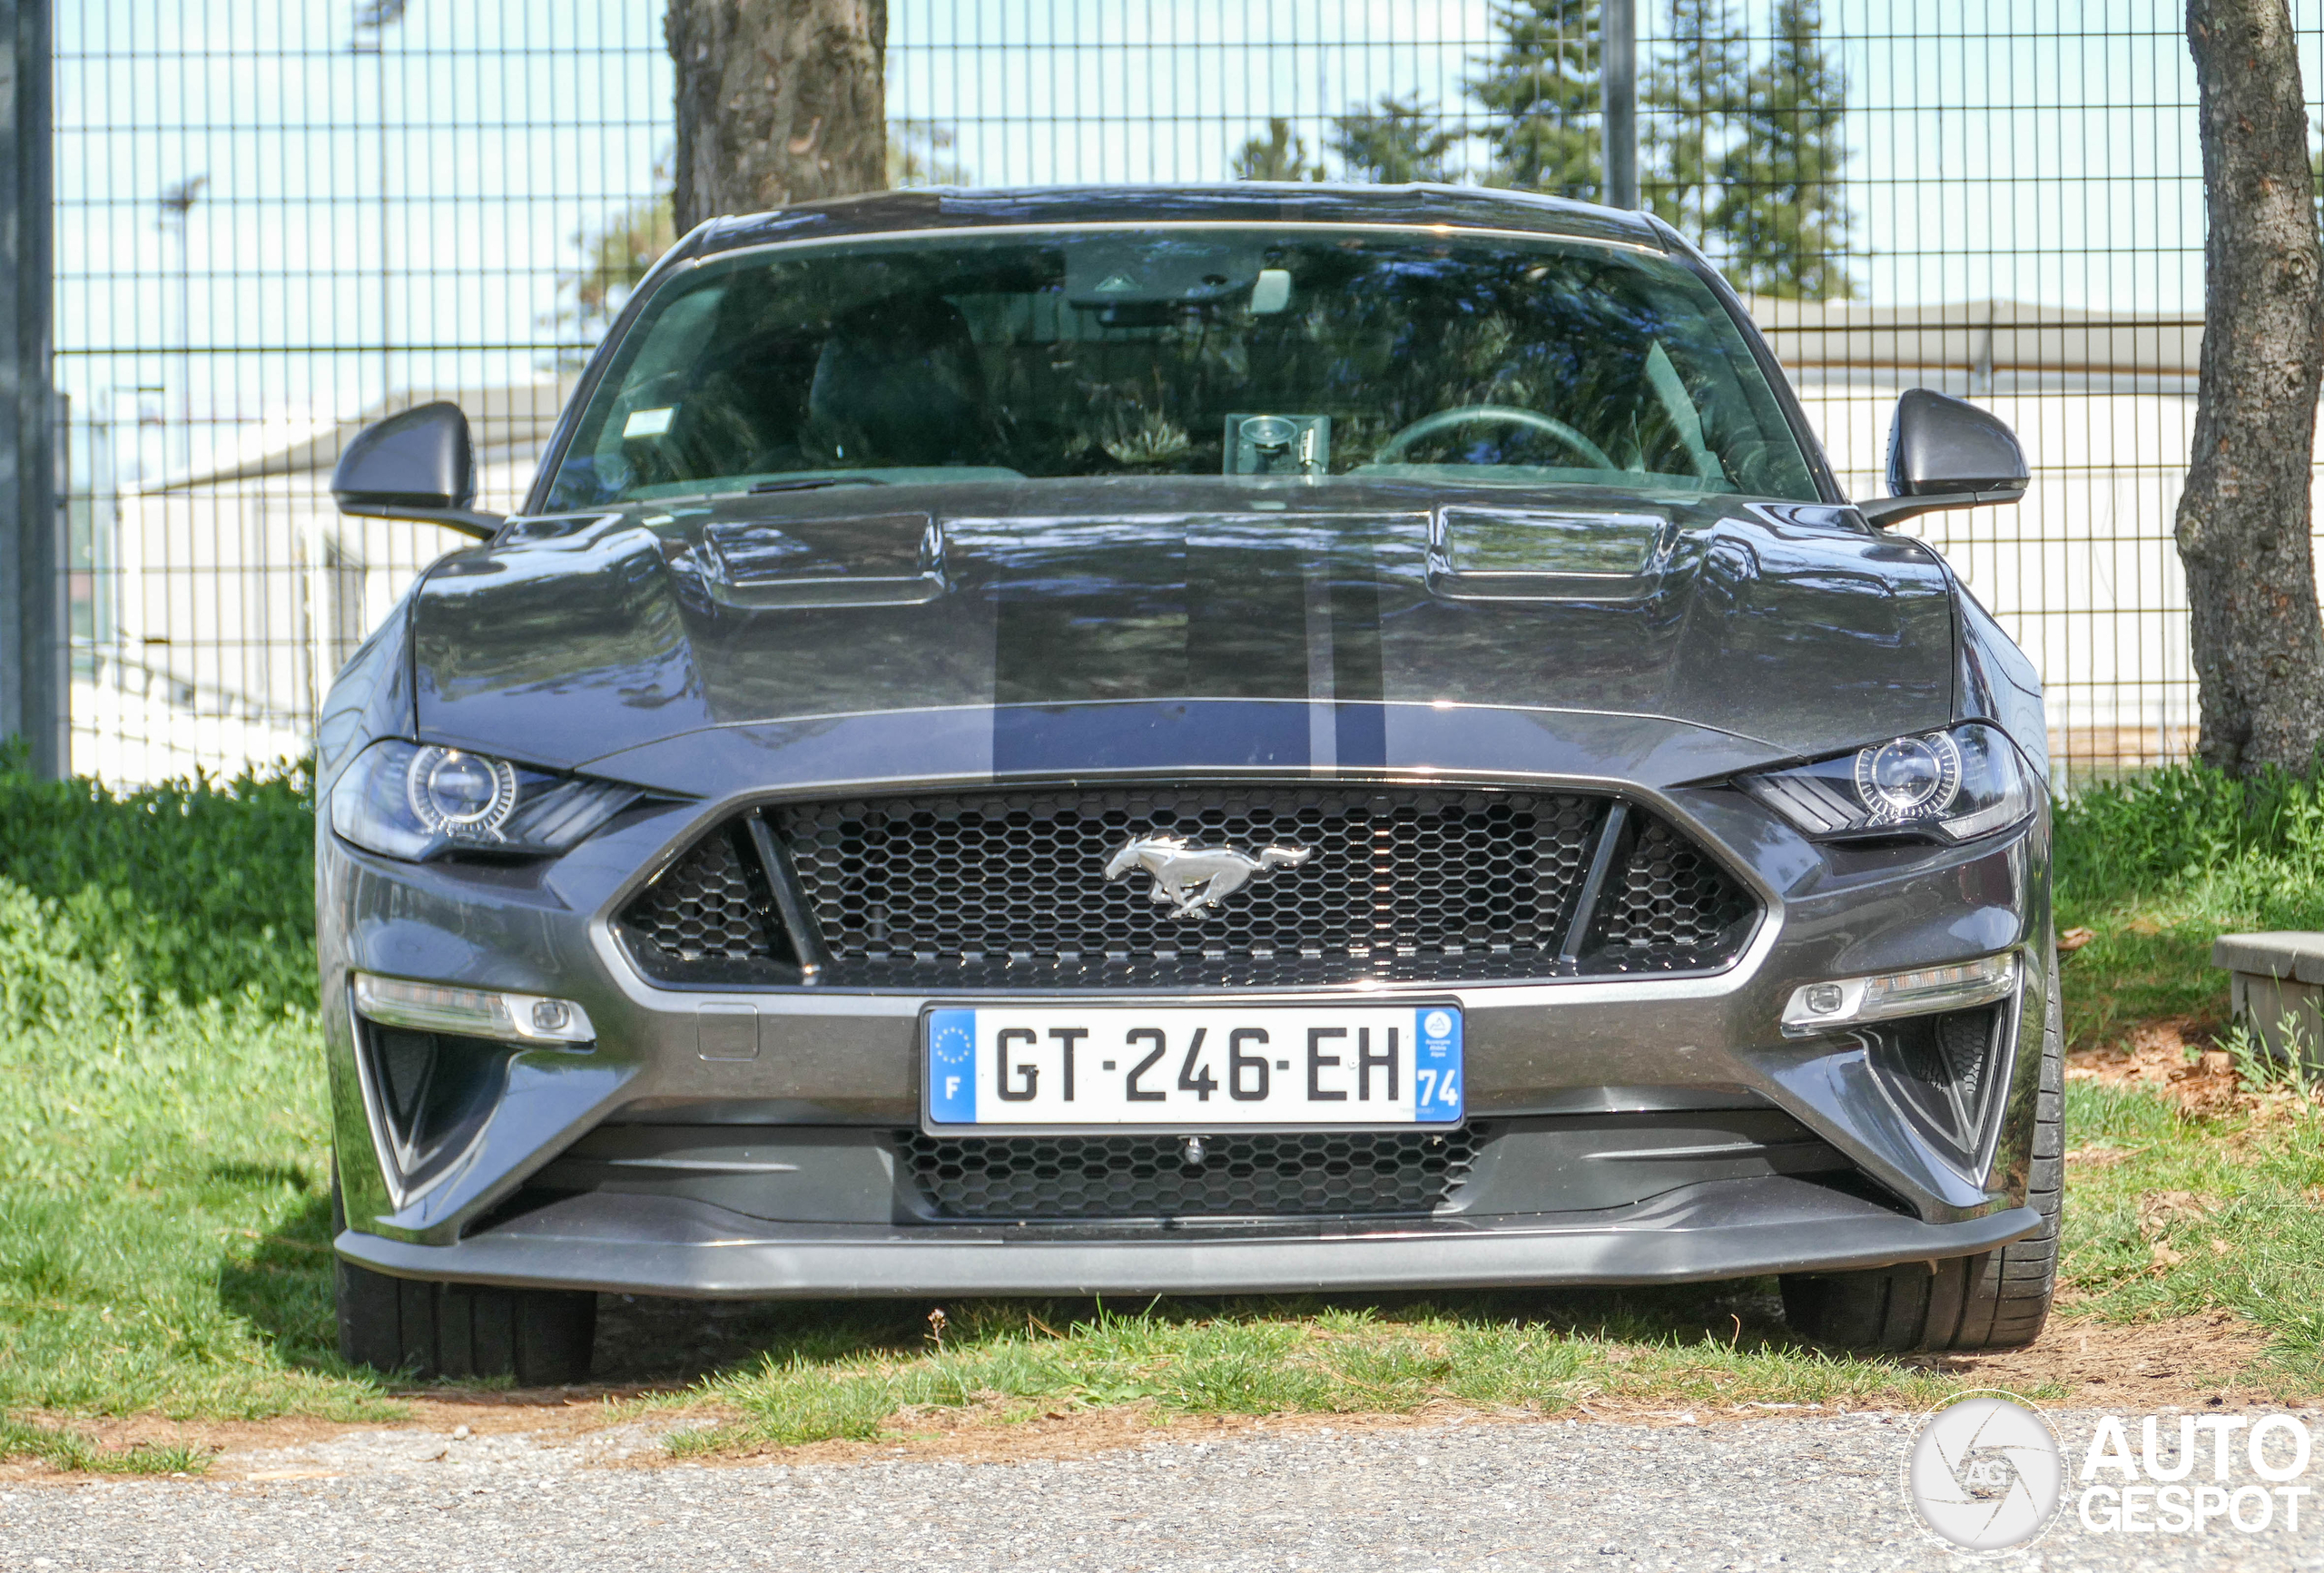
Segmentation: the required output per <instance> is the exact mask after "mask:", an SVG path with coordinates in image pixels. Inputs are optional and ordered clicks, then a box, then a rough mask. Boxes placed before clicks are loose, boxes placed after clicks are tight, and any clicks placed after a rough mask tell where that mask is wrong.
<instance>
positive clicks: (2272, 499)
mask: <svg viewBox="0 0 2324 1573" xmlns="http://www.w3.org/2000/svg"><path fill="white" fill-rule="evenodd" d="M2296 42H2297V41H2296V40H2295V38H2294V36H2293V34H2292V26H2291V16H2290V13H2289V11H2288V10H2287V8H2286V0H2188V5H2187V43H2188V45H2189V47H2190V48H2191V49H2192V51H2193V52H2194V56H2195V80H2196V83H2197V84H2198V86H2199V87H2200V88H2201V95H2202V104H2201V118H2200V121H2199V126H2200V129H2201V137H2202V147H2203V192H2204V201H2205V204H2206V208H2207V211H2208V212H2209V214H2210V219H2211V229H2210V233H2209V235H2208V237H2207V238H2206V239H2205V241H2204V243H2203V310H2204V327H2203V354H2202V367H2201V377H2202V380H2201V389H2200V394H2199V397H2198V399H2197V402H2196V407H2195V438H2194V456H2193V457H2194V462H2193V463H2192V465H2191V467H2189V469H2188V471H2187V489H2186V491H2185V493H2184V494H2183V495H2182V496H2181V497H2180V499H2179V521H2178V537H2179V557H2180V561H2181V563H2183V564H2184V565H2185V566H2186V570H2187V601H2188V605H2189V608H2190V610H2191V613H2192V618H2191V624H2192V627H2191V632H2192V634H2193V640H2194V652H2195V675H2196V678H2197V681H2198V683H2199V684H2200V691H2201V701H2202V736H2201V743H2200V747H2201V752H2202V756H2203V758H2204V759H2205V760H2207V761H2209V762H2211V763H2212V764H2214V765H2217V766H2219V767H2220V768H2221V769H2222V770H2228V771H2233V772H2238V773H2240V774H2250V773H2252V772H2257V771H2260V770H2261V769H2263V768H2265V767H2266V766H2269V765H2280V766H2282V767H2284V768H2285V769H2287V770H2296V771H2306V770H2309V768H2311V766H2312V764H2313V763H2314V761H2315V757H2316V749H2317V745H2318V743H2319V742H2324V624H2319V621H2318V615H2317V604H2316V565H2315V554H2314V550H2313V547H2312V545H2311V543H2310V541H2309V522H2308V521H2309V460H2310V457H2311V455H2312V452H2313V450H2314V447H2315V440H2316V390H2317V377H2318V373H2319V369H2324V301H2320V300H2319V290H2324V251H2319V246H2318V241H2317V229H2316V206H2315V199H2314V197H2313V196H2312V195H2311V193H2310V187H2309V182H2310V179H2311V176H2310V173H2309V163H2308V117H2307V113H2306V110H2305V107H2304V105H2305V99H2304V97H2303V95H2302V93H2301V92H2300V82H2299V54H2298V53H2297V50H2296Z"/></svg>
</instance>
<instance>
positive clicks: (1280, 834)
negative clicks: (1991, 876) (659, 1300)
mask: <svg viewBox="0 0 2324 1573" xmlns="http://www.w3.org/2000/svg"><path fill="white" fill-rule="evenodd" d="M1609 809H1610V801H1609V800H1606V799H1603V798H1594V797H1588V796H1582V795H1578V794H1565V793H1549V792H1524V791H1462V790H1456V789H1434V788H1408V787H1369V788H1368V787H1354V786H1349V787H1339V786H1329V785H1320V784H1319V785H1313V786H1310V785H1304V784H1303V785H1298V786H1244V785H1234V786H1228V785H1215V786H1188V787H1151V788H1138V787H1122V788H1116V789H1110V790H1102V791H1017V792H1010V791H993V792H986V793H963V794H955V795H947V796H928V797H911V798H881V799H858V800H852V801H831V802H822V803H791V804H779V805H774V806H771V807H769V808H767V809H765V810H763V811H761V812H762V813H763V816H764V818H765V821H766V824H765V825H764V826H763V827H754V826H753V822H752V820H751V819H749V818H747V817H746V818H744V819H743V820H739V821H734V822H733V823H730V824H728V825H725V826H722V827H720V828H719V829H717V830H715V831H712V832H711V833H710V834H709V835H707V836H706V837H704V839H703V840H702V841H700V842H699V843H697V844H696V845H695V846H694V848H693V849H691V850H689V851H688V852H687V853H686V854H685V855H684V857H682V858H680V859H679V860H678V861H677V862H676V863H675V864H674V865H673V866H672V867H671V868H670V870H668V871H667V872H665V873H664V874H663V875H662V876H661V877H660V879H658V880H656V881H655V883H654V884H653V885H652V886H650V887H649V888H648V889H647V890H645V892H644V893H643V894H642V895H641V896H639V897H638V899H637V900H635V901H634V902H632V903H631V905H630V907H629V909H628V910H627V911H626V912H625V913H624V915H623V917H624V921H623V926H622V927H623V933H624V936H625V939H627V941H628V943H629V946H630V949H631V953H632V955H633V956H635V958H636V959H637V961H638V964H639V966H640V968H641V969H642V970H644V971H645V973H646V974H647V975H648V976H650V977H653V978H656V979H658V980H661V981H665V982H669V983H674V984H679V985H694V986H699V987H714V986H720V985H730V984H737V985H747V984H764V983H776V984H781V983H797V982H800V981H802V979H803V976H804V974H803V972H802V970H801V968H800V967H799V965H798V963H799V961H800V959H801V958H802V956H805V957H806V958H807V959H812V960H813V961H815V962H816V963H817V965H818V968H819V972H818V974H817V976H818V977H819V979H820V980H821V981H822V982H824V983H827V984H832V985H837V986H840V987H853V988H921V989H938V988H1095V989H1114V988H1270V987H1316V986H1324V987H1329V986H1332V985H1335V984H1344V983H1350V982H1354V981H1356V980H1358V979H1361V978H1380V979H1384V980H1389V981H1414V982H1444V983H1452V982H1466V981H1489V980H1495V979H1503V978H1556V977H1569V976H1577V975H1583V976H1586V975H1603V974H1606V973H1622V972H1640V971H1662V972H1669V971H1694V970H1709V969H1713V968H1718V967H1721V966H1724V965H1726V964H1727V963H1728V962H1729V961H1731V960H1732V959H1734V957H1735V956H1736V954H1737V953H1738V951H1739V949H1741V946H1742V944H1743V942H1744V940H1745V939H1747V938H1748V934H1749V931H1750V929H1751V925H1752V923H1753V921H1754V920H1755V919H1756V917H1757V913H1758V907H1757V905H1756V904H1755V903H1754V902H1753V900H1751V899H1750V897H1749V896H1748V894H1747V893H1746V892H1745V890H1743V889H1742V887H1741V886H1739V885H1738V883H1737V882H1736V881H1735V880H1734V879H1733V877H1732V876H1731V875H1729V874H1728V872H1727V871H1726V870H1725V868H1724V867H1723V866H1722V865H1721V864H1720V863H1718V861H1717V860H1714V859H1713V858H1711V857H1710V856H1709V854H1707V853H1705V852H1703V851H1702V850H1699V849H1698V848H1697V847H1695V846H1694V845H1693V844H1692V843H1691V842H1689V841H1687V840H1686V839H1685V838H1684V837H1683V836H1681V835H1679V833H1678V832H1676V831H1673V830H1671V829H1670V828H1669V826H1667V825H1665V824H1663V823H1662V822H1661V821H1659V820H1656V819H1654V818H1652V817H1651V816H1649V815H1645V814H1641V813H1640V812H1638V811H1630V813H1629V815H1628V816H1627V817H1626V819H1625V820H1624V821H1623V824H1624V827H1625V828H1624V829H1623V830H1622V831H1621V833H1620V836H1619V838H1618V841H1617V843H1616V849H1615V854H1614V856H1613V859H1612V860H1611V863H1610V867H1609V870H1608V876H1607V879H1606V880H1605V883H1604V885H1603V887H1602V888H1601V890H1600V894H1599V897H1598V900H1597V901H1596V903H1595V906H1594V908H1593V914H1594V915H1593V917H1592V919H1591V920H1590V923H1589V924H1588V929H1589V942H1588V943H1587V944H1586V945H1581V946H1578V947H1575V948H1574V953H1573V954H1571V955H1569V954H1567V953H1566V950H1567V947H1566V945H1565V940H1566V937H1567V933H1568V930H1569V928H1570V927H1571V925H1572V924H1573V923H1574V922H1575V921H1576V916H1577V912H1578V909H1579V906H1580V903H1581V894H1582V887H1583V885H1584V883H1585V882H1586V878H1587V873H1588V870H1589V868H1590V863H1591V860H1592V857H1593V854H1594V852H1595V850H1596V848H1597V844H1598V841H1599V840H1600V835H1601V833H1602V831H1603V829H1604V827H1605V826H1606V825H1607V823H1608V819H1609ZM770 830H771V831H773V832H774V833H773V836H772V837H766V840H767V842H768V845H767V855H768V856H769V857H771V858H773V860H774V861H775V862H776V863H778V864H784V863H787V865H788V866H787V867H778V868H777V869H776V870H775V871H774V875H773V879H770V877H769V873H768V869H767V864H766V862H765V861H763V860H762V855H761V850H760V845H759V838H762V837H765V833H766V831H770ZM1153 835H1176V836H1180V837H1184V838H1187V840H1188V841H1192V842H1193V843H1194V844H1195V845H1196V846H1199V847H1205V848H1219V847H1223V848H1228V849H1232V850H1236V851H1239V852H1242V853H1245V854H1246V855H1247V854H1252V853H1256V852H1259V851H1261V850H1264V849H1265V848H1268V847H1271V846H1282V847H1296V848H1299V849H1302V850H1305V853H1306V856H1305V859H1304V860H1302V861H1300V862H1298V863H1296V864H1295V865H1294V866H1289V867H1275V868H1269V869H1266V870H1263V871H1261V872H1259V873H1257V874H1256V875H1255V876H1253V877H1252V878H1251V879H1250V880H1249V881H1248V882H1247V883H1246V884H1245V885H1243V887H1242V888H1241V889H1239V890H1236V891H1234V892H1232V893H1231V894H1230V895H1229V896H1227V897H1226V900H1225V902H1224V903H1223V905H1222V906H1221V907H1219V908H1217V909H1209V910H1206V911H1204V912H1201V913H1199V914H1197V915H1196V916H1194V917H1192V918H1188V919H1176V918H1173V917H1172V916H1171V915H1170V909H1169V907H1168V905H1167V903H1164V902H1158V901H1156V900H1153V899H1152V898H1151V896H1150V894H1149V892H1150V891H1151V890H1152V888H1153V883H1154V881H1153V880H1152V879H1151V877H1150V876H1148V875H1147V874H1146V873H1144V872H1143V871H1142V870H1136V869H1132V870H1126V871H1125V872H1124V873H1123V874H1122V875H1121V876H1120V877H1118V878H1116V879H1111V880H1109V879H1108V878H1107V877H1106V874H1105V869H1106V866H1107V863H1108V860H1110V858H1111V857H1112V855H1113V854H1114V852H1115V851H1116V850H1118V849H1119V848H1120V847H1121V846H1122V845H1123V844H1124V843H1125V842H1127V841H1129V840H1130V839H1132V838H1133V837H1137V836H1153ZM778 843H779V845H778ZM778 880H779V881H781V882H782V889H783V890H786V891H789V892H791V893H792V894H793V895H794V896H795V898H796V900H795V903H794V904H793V905H791V906H786V907H783V908H782V910H795V911H796V912H798V913H799V915H800V917H801V919H802V921H801V925H800V926H801V929H802V932H801V934H800V935H799V936H797V937H796V939H795V940H794V936H793V934H792V932H791V930H790V929H789V928H787V927H786V926H785V924H784V923H783V920H782V919H778V918H777V917H776V916H775V913H776V912H777V910H778V906H777V903H776V901H775V899H774V897H775V891H776V890H777V883H776V881H778Z"/></svg>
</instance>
